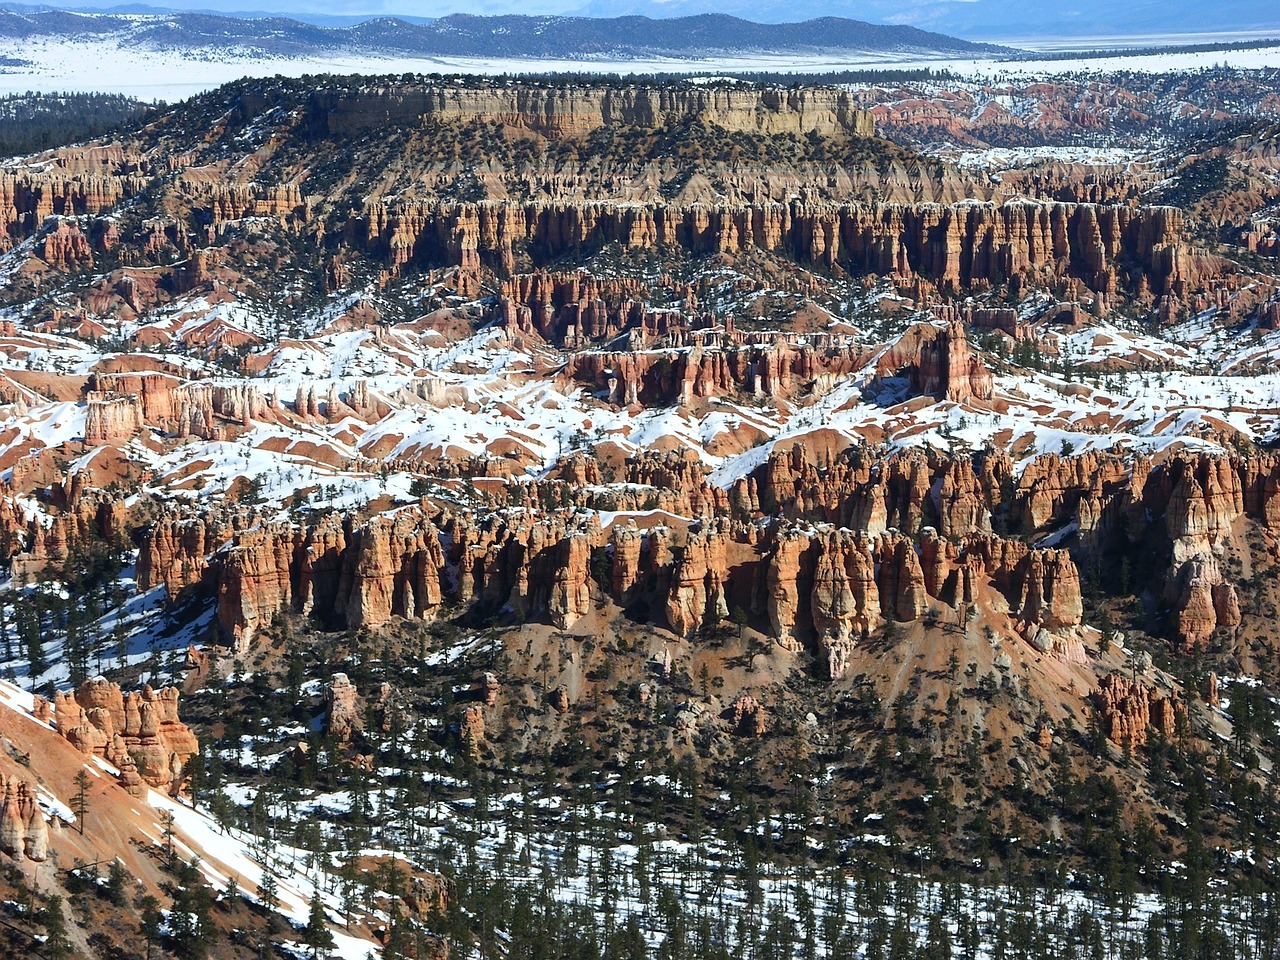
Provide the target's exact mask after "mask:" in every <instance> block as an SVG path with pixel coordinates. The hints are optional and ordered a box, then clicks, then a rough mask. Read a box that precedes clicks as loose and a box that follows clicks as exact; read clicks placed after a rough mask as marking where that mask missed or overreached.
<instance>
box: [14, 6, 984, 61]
mask: <svg viewBox="0 0 1280 960" xmlns="http://www.w3.org/2000/svg"><path fill="white" fill-rule="evenodd" d="M144 9H146V8H144ZM131 10H132V8H124V9H123V10H121V9H120V8H117V9H116V10H115V11H113V12H111V13H94V14H86V13H76V12H71V11H67V10H58V9H52V8H32V7H21V6H18V5H4V6H0V37H10V38H26V37H49V36H55V37H73V36H105V35H107V34H124V35H127V36H128V38H129V42H130V43H131V44H136V45H140V46H143V47H151V48H156V49H165V50H173V49H198V48H224V47H228V46H234V47H237V48H242V49H243V48H249V49H256V50H261V51H262V52H264V53H268V54H271V55H276V56H280V55H297V56H302V55H314V54H319V53H325V52H332V51H336V50H361V51H370V52H377V53H384V54H395V55H407V56H428V57H429V56H452V57H536V58H542V57H582V58H601V59H604V58H632V57H680V58H696V57H700V56H704V55H708V54H725V53H765V52H767V53H772V54H805V53H831V52H836V51H841V50H850V51H883V52H885V53H899V54H900V53H908V54H924V55H927V54H943V55H955V54H992V53H1000V52H1006V51H1005V48H1001V47H995V46H992V45H990V44H982V43H973V42H970V41H966V40H959V39H956V38H955V37H949V36H945V35H943V34H940V33H931V32H928V31H925V30H919V29H917V28H915V27H908V26H884V25H877V24H871V23H864V22H862V21H860V20H847V19H842V18H837V17H823V18H820V19H816V20H807V21H805V22H803V23H776V24H764V23H755V22H752V21H749V20H743V19H740V18H738V17H732V16H727V15H725V14H699V15H697V16H689V17H677V18H672V19H659V20H655V19H650V18H648V17H642V16H632V17H612V18H590V17H554V16H498V17H476V16H469V15H465V14H455V15H452V16H448V17H442V18H440V19H437V20H428V21H422V20H420V21H418V22H410V21H408V20H405V19H401V18H398V17H380V18H375V19H370V20H365V21H362V22H360V23H355V24H350V25H337V26H335V25H324V24H319V23H308V22H303V21H302V20H296V19H291V18H285V17H263V18H251V17H245V16H239V15H228V14H210V13H195V12H190V13H188V12H175V13H143V14H139V13H133V12H131Z"/></svg>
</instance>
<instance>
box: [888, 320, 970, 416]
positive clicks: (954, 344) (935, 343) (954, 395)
mask: <svg viewBox="0 0 1280 960" xmlns="http://www.w3.org/2000/svg"><path fill="white" fill-rule="evenodd" d="M876 370H877V373H879V374H880V376H892V375H895V374H900V373H903V372H906V373H907V375H908V378H909V379H910V383H911V390H912V392H913V393H914V394H917V395H920V394H923V395H927V396H933V397H937V398H938V399H939V400H950V401H952V402H953V403H965V402H969V401H988V400H990V399H991V397H992V395H993V393H994V392H995V379H994V378H993V377H992V375H991V371H990V370H988V369H987V368H986V366H985V365H984V364H983V362H982V360H981V359H980V358H979V357H978V356H977V355H976V354H975V353H974V352H973V349H972V348H971V347H970V346H969V341H968V339H967V337H966V336H965V330H964V325H963V324H961V323H960V322H959V321H958V320H956V321H952V322H951V323H948V324H947V325H946V326H936V325H933V324H917V325H915V326H914V327H912V328H911V329H910V330H908V331H907V333H905V334H904V335H903V336H902V337H900V338H899V339H898V340H897V342H896V343H895V344H894V345H893V347H892V348H891V349H890V350H889V351H888V352H887V353H885V355H884V356H882V357H881V358H880V360H879V361H877V364H876Z"/></svg>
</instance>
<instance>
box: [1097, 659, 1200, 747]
mask: <svg viewBox="0 0 1280 960" xmlns="http://www.w3.org/2000/svg"><path fill="white" fill-rule="evenodd" d="M1094 708H1095V709H1096V710H1097V711H1098V714H1099V716H1100V718H1101V720H1102V723H1103V728H1104V729H1105V730H1106V733H1107V737H1108V738H1109V739H1110V740H1111V741H1112V742H1113V743H1116V744H1119V745H1120V746H1122V747H1125V748H1127V749H1134V748H1137V747H1141V746H1144V745H1145V744H1146V743H1147V740H1148V738H1149V737H1150V732H1151V731H1152V730H1154V731H1156V732H1157V733H1159V734H1160V735H1161V736H1163V737H1165V738H1167V739H1171V738H1173V737H1174V736H1175V735H1176V734H1177V728H1178V722H1179V719H1180V718H1182V717H1184V716H1185V714H1186V707H1185V705H1184V704H1183V703H1182V702H1181V701H1180V700H1179V699H1178V698H1177V696H1176V695H1175V694H1174V693H1172V692H1170V693H1169V695H1168V696H1163V695H1161V694H1159V693H1157V692H1156V691H1154V690H1152V689H1150V688H1149V687H1145V686H1142V685H1141V684H1139V683H1136V682H1131V681H1129V680H1127V679H1126V678H1125V677H1123V676H1122V675H1120V674H1118V673H1112V674H1108V675H1107V676H1105V677H1103V678H1102V682H1101V684H1100V685H1099V688H1098V691H1097V693H1095V694H1094Z"/></svg>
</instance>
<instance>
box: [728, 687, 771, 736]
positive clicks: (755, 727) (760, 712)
mask: <svg viewBox="0 0 1280 960" xmlns="http://www.w3.org/2000/svg"><path fill="white" fill-rule="evenodd" d="M731 723H732V725H733V729H734V730H735V731H736V732H737V733H739V734H741V735H742V736H744V737H763V736H764V735H765V734H766V733H768V731H769V721H768V718H767V717H766V715H765V712H764V707H763V706H761V705H760V701H759V700H757V699H756V698H755V697H753V696H751V695H750V694H747V695H745V696H741V697H739V698H738V699H737V700H735V701H734V703H733V711H732V720H731Z"/></svg>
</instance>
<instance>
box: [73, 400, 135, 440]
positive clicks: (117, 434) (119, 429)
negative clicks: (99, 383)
mask: <svg viewBox="0 0 1280 960" xmlns="http://www.w3.org/2000/svg"><path fill="white" fill-rule="evenodd" d="M144 426H145V422H144V420H143V417H142V404H141V402H139V400H138V398H137V397H134V396H127V397H108V396H102V395H96V394H90V395H89V397H88V399H87V400H86V401H85V422H84V441H85V443H91V444H95V445H96V444H104V443H123V442H125V441H126V440H129V439H131V438H133V437H134V436H136V435H137V434H138V432H139V431H140V430H142V428H143V427H144Z"/></svg>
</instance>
